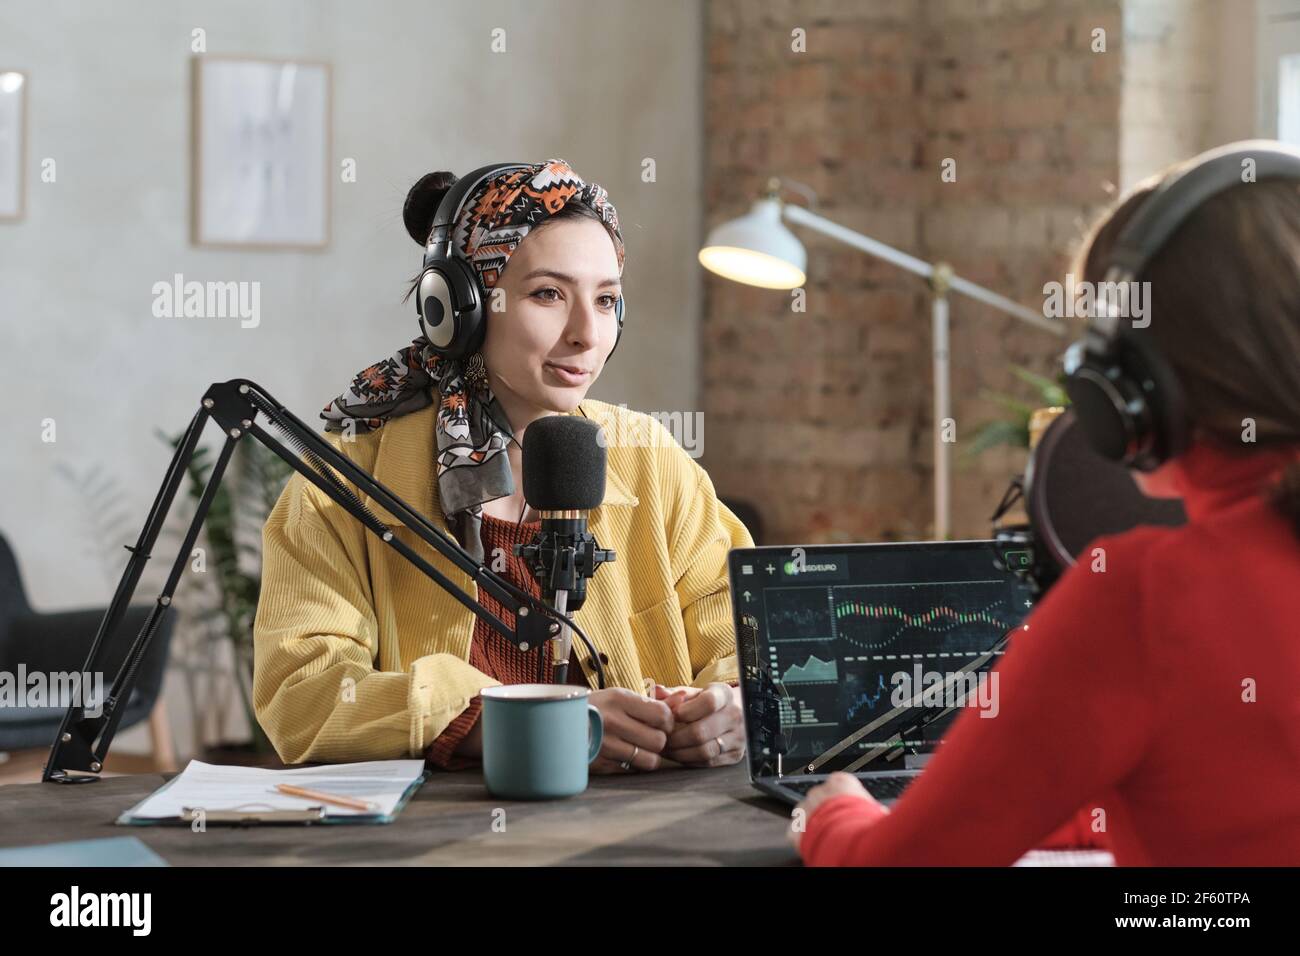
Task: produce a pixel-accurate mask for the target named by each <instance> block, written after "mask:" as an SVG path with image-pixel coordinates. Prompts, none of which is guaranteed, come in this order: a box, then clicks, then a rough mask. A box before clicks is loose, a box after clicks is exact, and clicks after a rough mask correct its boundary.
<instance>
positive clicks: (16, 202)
mask: <svg viewBox="0 0 1300 956" xmlns="http://www.w3.org/2000/svg"><path fill="white" fill-rule="evenodd" d="M30 85H31V84H30V80H29V79H28V76H27V74H26V73H24V72H23V71H21V70H5V69H0V222H17V221H19V220H21V219H23V218H24V217H25V216H26V215H27V90H28V88H29V86H30Z"/></svg>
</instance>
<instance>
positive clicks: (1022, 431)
mask: <svg viewBox="0 0 1300 956" xmlns="http://www.w3.org/2000/svg"><path fill="white" fill-rule="evenodd" d="M1011 373H1012V374H1013V375H1015V376H1016V378H1018V379H1020V380H1021V381H1022V382H1025V383H1026V384H1028V385H1029V386H1031V387H1032V388H1033V389H1034V392H1035V398H1034V399H1033V400H1032V401H1027V400H1024V399H1020V398H1016V397H1015V396H1014V395H1007V394H1005V393H1002V392H989V391H985V392H982V394H983V395H984V397H985V398H988V399H990V400H991V401H994V402H997V403H998V404H999V405H1001V406H1002V407H1003V408H1005V409H1006V410H1007V412H1008V413H1009V415H1008V417H1007V418H1001V419H994V420H993V421H989V422H985V423H983V424H982V425H980V426H979V427H978V428H977V429H976V432H975V437H974V438H973V439H972V440H971V443H970V445H968V446H967V448H966V450H965V454H966V455H967V456H968V457H974V456H975V455H979V454H981V453H983V452H985V451H988V450H989V449H990V448H997V447H998V446H1001V445H1010V446H1011V447H1013V448H1025V449H1028V448H1029V445H1030V423H1031V421H1032V420H1033V417H1034V413H1035V412H1036V411H1038V410H1039V409H1040V408H1043V407H1044V406H1047V407H1062V408H1063V407H1065V406H1068V405H1069V404H1070V397H1069V396H1068V395H1067V394H1066V392H1065V375H1064V374H1061V375H1059V376H1057V377H1056V378H1055V379H1052V378H1048V377H1046V376H1044V375H1039V374H1038V373H1037V372H1032V371H1030V370H1029V369H1027V368H1024V367H1022V366H1019V365H1013V366H1011Z"/></svg>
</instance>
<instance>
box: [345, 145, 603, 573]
mask: <svg viewBox="0 0 1300 956" xmlns="http://www.w3.org/2000/svg"><path fill="white" fill-rule="evenodd" d="M575 200H576V201H578V202H581V203H583V204H585V205H587V206H589V207H591V209H592V210H593V211H594V212H595V213H596V214H597V215H598V216H600V219H601V221H602V222H603V223H604V224H605V228H606V230H607V231H608V232H609V234H610V238H611V239H612V240H613V242H614V248H615V250H616V252H617V254H618V268H619V273H620V274H621V273H622V271H623V236H622V233H621V232H620V231H619V227H618V213H617V212H616V211H615V209H614V206H613V204H612V203H610V201H609V196H608V194H607V193H606V192H605V190H604V189H603V188H602V187H601V186H599V185H597V184H596V183H589V182H586V181H584V180H583V179H582V177H580V176H579V175H578V174H577V173H575V172H574V171H573V170H572V169H571V168H570V167H569V164H568V163H566V162H565V161H564V160H562V159H548V160H547V161H546V162H544V163H538V164H536V165H533V166H526V167H521V168H518V169H514V170H511V171H508V172H503V173H501V174H500V175H497V176H494V177H491V178H489V179H487V180H485V181H484V182H483V183H481V184H480V185H479V186H478V188H477V189H475V190H474V191H473V192H471V193H470V195H468V196H466V197H465V202H464V203H463V204H462V206H461V212H460V215H459V216H458V217H457V218H456V222H455V223H454V224H453V227H452V253H453V255H457V256H460V257H462V258H464V259H467V260H468V261H469V262H470V264H471V265H472V266H473V267H474V269H475V271H476V272H477V273H478V277H479V280H480V282H481V283H482V286H483V289H484V290H485V291H486V290H490V289H492V288H494V287H495V286H496V284H497V282H498V281H499V280H500V278H501V273H502V271H503V270H504V269H505V267H506V263H507V262H508V261H509V259H510V256H511V255H513V254H514V251H515V250H516V249H517V248H519V243H521V242H523V240H524V237H525V236H527V235H528V233H529V231H530V230H531V229H533V228H534V227H536V226H537V225H539V224H540V223H542V222H544V221H545V220H546V219H547V218H548V217H550V216H553V215H554V214H555V213H557V212H559V211H560V210H561V209H563V208H564V206H565V205H567V204H568V203H569V202H572V201H575ZM432 389H436V390H437V393H438V396H439V405H438V415H437V419H436V425H435V429H436V436H437V442H438V457H437V469H438V499H439V502H440V504H441V506H442V511H443V514H445V515H446V516H447V521H448V523H449V525H450V526H451V528H452V531H453V532H454V533H455V535H456V538H457V540H458V541H460V544H461V547H463V548H465V550H466V551H468V552H469V553H470V554H471V555H473V556H474V558H475V560H477V561H483V560H484V554H483V541H482V523H483V502H485V501H491V500H493V499H495V498H501V497H504V496H506V495H510V494H513V493H514V478H513V476H512V475H511V473H510V460H509V458H508V456H507V455H506V448H507V447H508V446H509V444H510V442H511V441H513V440H514V435H513V433H512V432H511V430H510V423H509V421H508V420H507V419H506V416H505V413H504V412H503V411H502V409H501V405H500V403H499V402H498V401H497V399H496V396H494V395H493V394H492V390H491V389H490V388H486V387H485V388H483V389H482V390H479V391H475V390H474V389H471V388H469V387H467V386H466V384H465V380H464V368H463V362H462V361H460V360H455V359H448V358H444V357H443V356H440V355H437V354H436V353H434V352H433V351H432V350H431V349H430V348H429V340H428V339H427V338H425V336H424V335H423V334H420V335H419V336H417V337H416V338H415V339H414V340H412V342H411V344H410V345H407V346H405V347H403V348H401V349H399V350H398V351H397V353H396V354H394V355H393V356H392V357H391V358H386V359H384V360H383V361H380V362H377V363H376V364H374V365H371V366H369V367H368V368H365V369H362V370H361V371H360V372H358V373H357V374H356V376H354V377H353V379H352V384H351V385H350V386H349V387H348V388H347V389H346V390H344V392H343V393H342V394H340V395H338V396H337V397H336V398H335V399H334V400H333V401H331V402H330V403H329V404H328V405H326V406H325V409H324V410H323V411H322V412H321V418H323V419H325V430H326V431H331V432H338V431H343V429H344V428H345V427H346V426H345V422H347V421H349V420H350V421H351V422H352V423H353V425H352V427H353V428H354V429H355V430H356V431H373V430H376V429H378V428H381V427H382V426H383V424H384V423H385V422H386V421H388V419H390V418H393V417H396V416H399V415H406V414H409V413H410V412H415V411H419V410H420V409H422V408H426V407H428V406H429V405H430V404H431V403H432V402H433V396H432V395H431V390H432Z"/></svg>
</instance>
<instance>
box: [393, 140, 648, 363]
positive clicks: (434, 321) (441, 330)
mask: <svg viewBox="0 0 1300 956" xmlns="http://www.w3.org/2000/svg"><path fill="white" fill-rule="evenodd" d="M531 168H532V167H531V165H530V164H528V163H493V164H492V165H490V166H480V167H479V168H478V169H476V170H474V171H473V172H472V173H469V174H468V175H466V176H463V177H462V178H460V179H458V180H456V182H455V184H453V185H452V187H451V188H450V189H449V190H447V195H445V196H443V198H442V202H440V203H439V204H438V211H437V213H436V214H435V215H434V217H433V226H432V228H430V230H429V239H428V242H427V243H426V244H425V247H424V271H423V272H421V273H420V282H419V286H418V288H417V291H416V296H415V313H416V315H418V316H419V317H420V328H421V329H422V330H423V332H424V337H425V338H427V339H428V340H429V346H430V348H432V349H433V351H434V352H436V353H437V354H439V355H444V356H446V357H447V358H463V357H465V356H467V355H472V354H473V353H474V352H475V351H477V350H478V348H479V347H480V346H481V345H482V344H483V336H484V334H485V333H486V331H487V319H486V309H485V305H484V299H485V297H486V296H485V294H484V290H483V286H482V284H481V283H480V282H479V278H478V274H477V272H475V270H474V267H473V266H472V265H470V263H469V260H467V259H465V258H464V257H463V256H460V255H456V254H455V253H454V251H453V249H452V239H453V235H452V233H453V229H454V226H455V223H456V219H457V218H458V217H459V216H460V209H461V206H462V205H463V204H464V202H465V200H466V198H467V197H468V196H469V195H470V194H471V193H473V191H474V190H475V188H477V187H478V186H479V184H480V183H482V182H483V181H484V180H486V179H491V178H492V177H494V176H498V175H500V174H502V173H506V172H510V171H511V170H515V169H531ZM623 311H624V309H623V297H622V296H619V298H618V301H617V302H616V303H615V305H614V314H615V316H616V317H617V319H618V333H617V336H616V337H615V339H614V349H616V348H618V340H619V339H621V338H622V337H623ZM614 349H610V350H609V354H610V355H613V354H614ZM606 361H608V356H607V357H606Z"/></svg>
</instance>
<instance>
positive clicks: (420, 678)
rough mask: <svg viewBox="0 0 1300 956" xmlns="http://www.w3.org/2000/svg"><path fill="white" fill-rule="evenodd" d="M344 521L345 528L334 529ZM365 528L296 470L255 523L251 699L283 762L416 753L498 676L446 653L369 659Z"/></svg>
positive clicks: (371, 625) (373, 636)
mask: <svg viewBox="0 0 1300 956" xmlns="http://www.w3.org/2000/svg"><path fill="white" fill-rule="evenodd" d="M331 509H333V510H336V511H337V512H338V514H337V515H333V517H334V518H335V519H337V520H334V521H332V520H330V516H331V514H332V512H331ZM349 523H350V524H349ZM352 525H355V531H356V536H355V537H353V536H348V535H346V534H345V533H344V532H342V531H341V530H340V528H341V527H342V528H350V527H351V526H352ZM368 533H369V532H367V531H365V530H364V529H363V528H362V527H361V526H360V525H359V524H356V523H355V522H354V521H353V519H352V518H351V516H350V515H347V513H346V512H345V511H343V509H342V508H339V507H338V505H337V504H336V503H335V502H333V501H332V500H331V499H329V498H328V497H327V496H325V495H324V494H323V493H322V492H320V491H319V490H317V489H316V488H315V486H314V485H312V484H310V483H309V482H308V481H307V480H306V479H305V478H303V477H302V475H300V474H297V473H295V474H294V475H293V477H292V478H290V480H289V483H288V484H287V485H286V487H285V489H284V492H283V493H282V494H281V496H280V498H279V500H278V501H277V502H276V505H275V508H274V509H272V511H271V514H270V516H269V517H268V518H267V521H266V525H265V526H264V527H263V529H262V590H261V595H260V598H259V601H258V606H257V615H256V619H255V622H254V627H253V647H254V665H253V703H254V709H255V711H256V714H257V719H258V722H259V723H260V724H261V725H262V728H263V729H264V730H265V731H266V733H267V736H268V737H269V738H270V739H271V743H272V744H273V745H274V746H275V749H276V752H277V753H278V754H279V755H280V758H281V759H282V760H284V761H285V762H286V763H300V762H303V761H352V760H378V759H385V758H397V757H419V756H421V755H422V753H423V752H424V750H425V748H426V747H428V745H429V744H430V743H431V742H432V741H433V740H434V739H435V738H437V737H438V735H439V734H440V733H441V732H442V731H443V730H445V729H446V728H447V726H448V725H449V724H451V722H452V721H453V720H454V719H455V717H456V716H457V715H458V714H460V713H461V712H462V711H464V710H465V709H466V708H467V707H468V706H469V705H470V702H471V701H472V700H473V698H474V697H475V696H476V695H477V694H478V692H479V691H480V690H481V689H482V688H483V687H486V686H490V685H493V684H497V683H499V682H498V681H496V680H493V679H492V678H490V677H489V676H487V675H486V674H484V673H482V672H481V671H479V670H477V669H476V668H473V667H471V666H470V665H469V664H468V663H467V662H466V661H464V660H462V659H461V658H459V657H457V656H456V655H454V654H445V653H442V654H430V655H427V656H425V657H421V658H418V659H416V660H414V661H412V662H411V663H410V666H409V667H408V668H407V669H405V670H401V671H384V670H376V669H375V667H374V661H375V659H376V656H377V652H378V640H379V634H378V623H377V619H376V616H375V611H374V605H373V603H372V599H371V596H370V588H369V573H368V570H367V569H366V566H365V561H366V558H365V554H366V552H365V546H364V535H366V534H368Z"/></svg>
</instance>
